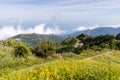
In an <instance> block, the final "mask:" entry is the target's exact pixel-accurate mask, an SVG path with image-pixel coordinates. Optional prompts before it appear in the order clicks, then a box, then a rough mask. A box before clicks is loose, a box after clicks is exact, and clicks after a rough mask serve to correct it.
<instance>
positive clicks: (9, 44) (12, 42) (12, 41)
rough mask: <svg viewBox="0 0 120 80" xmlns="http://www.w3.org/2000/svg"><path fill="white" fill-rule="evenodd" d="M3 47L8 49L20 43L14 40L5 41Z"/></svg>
mask: <svg viewBox="0 0 120 80" xmlns="http://www.w3.org/2000/svg"><path fill="white" fill-rule="evenodd" d="M3 45H4V46H8V47H15V46H17V45H18V42H16V41H15V40H13V39H8V40H4V41H3Z"/></svg>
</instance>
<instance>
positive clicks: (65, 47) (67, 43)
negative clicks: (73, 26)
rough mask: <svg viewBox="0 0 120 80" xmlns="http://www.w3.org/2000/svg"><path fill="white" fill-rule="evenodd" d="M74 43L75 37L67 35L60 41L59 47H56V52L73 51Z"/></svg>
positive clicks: (75, 41)
mask: <svg viewBox="0 0 120 80" xmlns="http://www.w3.org/2000/svg"><path fill="white" fill-rule="evenodd" d="M76 43H77V39H76V38H74V37H73V38H72V37H69V38H67V39H65V40H64V41H62V42H61V47H60V48H59V49H57V52H58V53H63V52H73V51H74V47H75V45H76Z"/></svg>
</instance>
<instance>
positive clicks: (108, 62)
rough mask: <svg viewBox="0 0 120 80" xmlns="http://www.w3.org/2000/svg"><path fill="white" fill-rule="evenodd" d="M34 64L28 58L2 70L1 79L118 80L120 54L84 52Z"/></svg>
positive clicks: (119, 78)
mask: <svg viewBox="0 0 120 80" xmlns="http://www.w3.org/2000/svg"><path fill="white" fill-rule="evenodd" d="M35 60H36V59H35ZM38 61H41V62H38ZM11 62H12V61H11ZM11 62H10V63H11ZM35 62H36V63H35ZM35 62H34V60H33V59H31V62H29V61H28V62H26V63H21V64H20V66H21V67H20V66H19V67H18V68H17V69H15V68H16V67H17V66H15V67H13V68H9V69H8V67H7V68H3V70H2V71H3V72H1V74H2V76H1V77H0V80H120V51H114V50H112V51H102V52H92V51H91V52H89V51H87V52H84V53H82V54H81V55H78V56H76V55H74V56H73V55H72V54H71V55H68V54H66V55H64V57H63V58H61V59H54V60H53V61H49V62H46V63H44V61H42V60H39V59H38V60H36V61H35ZM30 63H31V64H30ZM41 63H43V64H41ZM25 64H30V65H27V66H26V65H25ZM5 70H6V72H5ZM3 73H4V74H3Z"/></svg>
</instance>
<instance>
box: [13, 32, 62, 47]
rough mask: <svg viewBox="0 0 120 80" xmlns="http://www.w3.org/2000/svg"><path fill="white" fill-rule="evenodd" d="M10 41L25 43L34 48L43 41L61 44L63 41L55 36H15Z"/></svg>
mask: <svg viewBox="0 0 120 80" xmlns="http://www.w3.org/2000/svg"><path fill="white" fill-rule="evenodd" d="M12 39H15V40H17V39H18V41H22V42H24V43H26V44H27V45H29V46H32V47H35V46H36V45H37V44H39V42H41V41H44V40H51V41H54V42H61V41H63V40H64V38H63V37H61V36H57V35H53V34H51V35H44V34H35V33H33V34H20V35H17V36H15V37H13V38H12Z"/></svg>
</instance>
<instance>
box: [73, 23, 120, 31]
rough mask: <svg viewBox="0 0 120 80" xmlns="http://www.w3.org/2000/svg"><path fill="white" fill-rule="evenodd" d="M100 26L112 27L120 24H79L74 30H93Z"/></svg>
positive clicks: (117, 26)
mask: <svg viewBox="0 0 120 80" xmlns="http://www.w3.org/2000/svg"><path fill="white" fill-rule="evenodd" d="M99 27H112V28H119V27H120V25H106V26H98V25H97V24H96V25H94V26H78V27H76V28H75V29H73V31H84V30H93V29H96V28H99Z"/></svg>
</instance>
